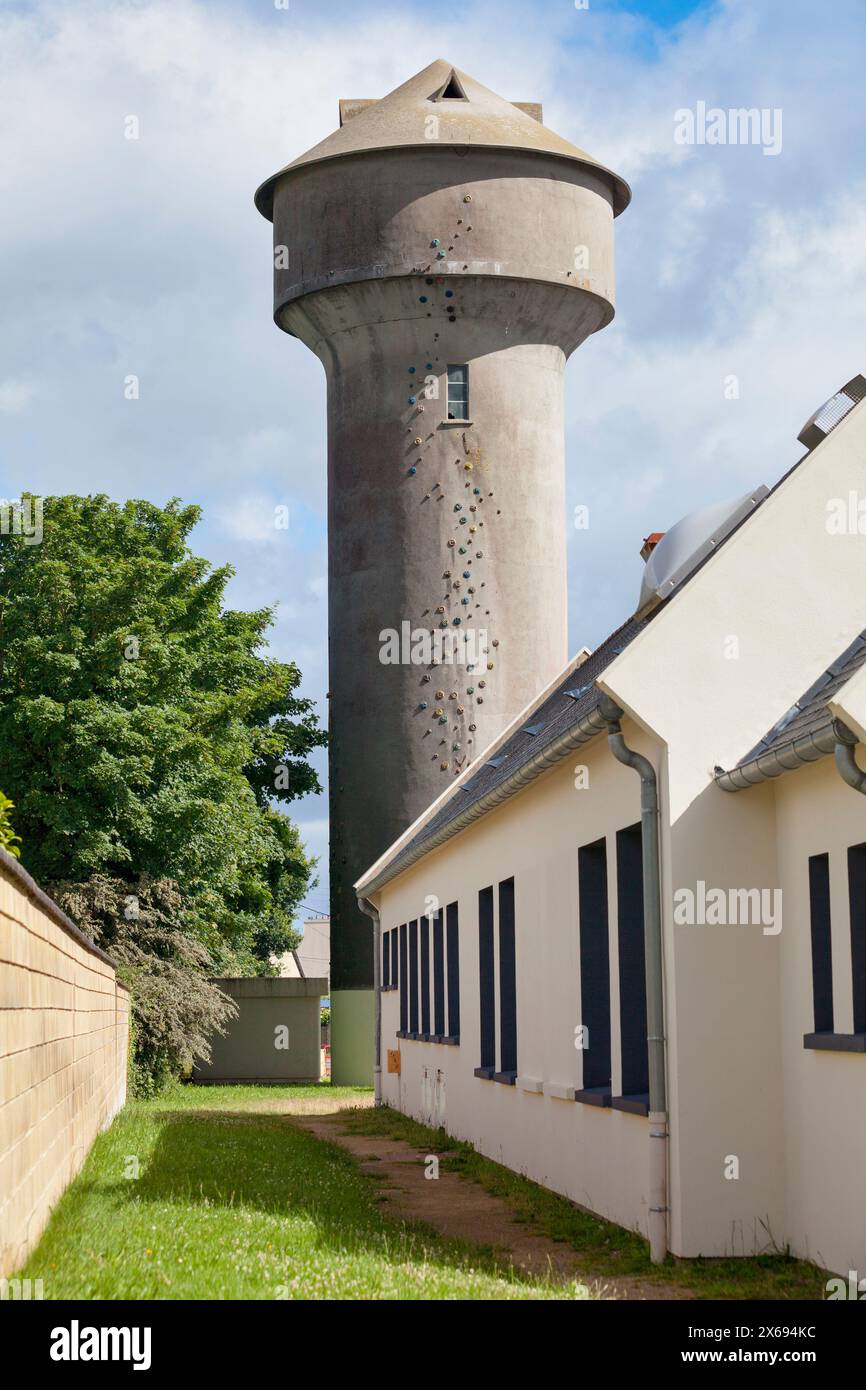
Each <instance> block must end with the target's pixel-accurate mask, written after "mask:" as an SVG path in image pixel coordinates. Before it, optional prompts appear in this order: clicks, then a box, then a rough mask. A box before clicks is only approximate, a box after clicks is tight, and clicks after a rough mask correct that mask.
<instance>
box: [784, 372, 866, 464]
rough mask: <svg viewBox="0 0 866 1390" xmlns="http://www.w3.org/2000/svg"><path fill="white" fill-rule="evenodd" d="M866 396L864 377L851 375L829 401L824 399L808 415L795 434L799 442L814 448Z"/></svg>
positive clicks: (865, 380) (865, 378)
mask: <svg viewBox="0 0 866 1390" xmlns="http://www.w3.org/2000/svg"><path fill="white" fill-rule="evenodd" d="M864 396H866V377H862V376H852V378H851V380H850V381H848V382H846V383H845V385H844V386H842V387H840V389H839V390H838V391H837V392H836V394H835V396H831V397H830V399H829V401H825V402H824V404H823V405H822V406H821V409H820V410H816V411H815V414H814V415H810V416H809V419H808V420H807V421H806V423H805V425H804V426H803V428H802V429H801V431H800V433H799V434H798V435H797V438H798V440H799V441H800V443H801V444H805V446H806V448H807V449H809V450H811V449H814V448H815V447H816V446H817V445H818V444H820V443H821V441H822V440H823V439H826V438H827V435H828V434H829V433H830V431H831V430H834V429H835V428H836V426H837V425H838V423H839V421H840V420H844V419H845V416H846V415H847V414H848V412H849V411H850V410H853V409H854V407H855V405H857V404H858V403H859V402H860V401H862V400H863V397H864Z"/></svg>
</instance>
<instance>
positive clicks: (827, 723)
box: [717, 631, 866, 786]
mask: <svg viewBox="0 0 866 1390" xmlns="http://www.w3.org/2000/svg"><path fill="white" fill-rule="evenodd" d="M864 661H866V631H864V632H862V633H861V634H860V636H859V637H856V638H855V639H854V641H853V642H852V643H851V645H850V647H846V649H845V651H844V652H842V653H841V655H840V656H838V657H837V658H836V660H835V661H834V662H833V663H832V665H831V666H828V668H827V670H826V671H824V672H823V674H822V675H821V676H819V677H818V679H817V680H816V681H814V682H813V683H812V685H810V686H809V689H808V690H806V691H804V693H803V694H802V695H801V696H800V698H799V700H797V701H796V702H795V703H794V704H793V705H792V706H791V708H790V709H789V710H786V712H785V713H784V714H783V715H782V718H781V719H780V720H778V722H777V723H776V724H774V725H773V727H772V729H769V730H768V731H767V733H766V734H765V735H764V737H763V738H762V739H761V740H760V741H759V742H758V743H756V744H755V746H754V748H751V749H750V750H749V752H748V753H746V755H745V757H743V758H741V759H740V761H739V762H738V763H737V764H736V767H735V768H734V769H733V770H732V772H730V773H726V772H724V771H723V770H722V769H719V770H718V771H717V777H719V778H725V779H728V780H730V779H731V778H732V777H736V775H737V774H740V777H739V778H737V784H738V785H740V786H745V785H748V783H749V782H750V781H761V780H763V778H764V777H766V776H774V775H775V776H778V775H779V773H780V772H782V771H784V770H785V768H784V765H780V766H777V767H775V771H772V770H771V769H773V767H774V763H775V759H776V757H777V755H778V754H779V753H780V752H782V751H783V750H788V749H792V748H793V745H795V744H796V745H799V746H800V747H802V748H803V749H807V748H809V747H810V746H811V747H814V754H813V756H812V757H802V756H801V757H800V758H799V759H797V760H795V761H793V762H792V763H791V766H796V761H801V762H802V761H813V760H814V758H815V757H818V756H820V755H821V753H824V752H830V751H831V745H832V743H833V742H834V741H835V740H834V739H833V738H832V737H831V736H830V730H831V726H832V723H833V717H832V715H831V714H830V711H829V709H828V708H827V706H828V703H829V702H830V700H832V699H833V696H834V695H835V694H836V693H837V692H838V691H839V690H841V688H842V686H843V685H844V684H845V682H846V681H848V680H850V678H851V676H853V674H854V672H855V671H857V670H859V668H860V667H861V666H862V665H863V663H864ZM822 736H825V738H824V741H826V743H827V747H826V748H823V747H822V746H821V744H822ZM744 772H745V773H746V774H749V773H752V774H753V775H751V776H750V775H746V776H743V775H742V774H743V773H744Z"/></svg>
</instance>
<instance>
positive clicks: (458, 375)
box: [448, 366, 469, 420]
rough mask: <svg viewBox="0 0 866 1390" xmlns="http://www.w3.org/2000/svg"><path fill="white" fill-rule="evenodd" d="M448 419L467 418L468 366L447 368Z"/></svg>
mask: <svg viewBox="0 0 866 1390" xmlns="http://www.w3.org/2000/svg"><path fill="white" fill-rule="evenodd" d="M448 419H449V420H468V419H469V368H468V367H467V366H462V367H449V368H448Z"/></svg>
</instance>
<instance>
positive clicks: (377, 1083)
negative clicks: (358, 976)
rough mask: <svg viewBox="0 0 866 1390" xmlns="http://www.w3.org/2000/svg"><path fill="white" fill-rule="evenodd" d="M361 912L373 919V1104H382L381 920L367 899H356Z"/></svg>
mask: <svg viewBox="0 0 866 1390" xmlns="http://www.w3.org/2000/svg"><path fill="white" fill-rule="evenodd" d="M358 906H359V908H360V909H361V911H362V912H364V913H366V915H367V916H368V917H372V919H373V1007H374V1015H373V1020H374V1022H373V1104H374V1105H381V1104H382V949H381V943H382V919H381V918H380V916H379V910H378V908H376V907H374V906H373V904H372V903H371V902H370V899H369V898H360V897H359V898H358Z"/></svg>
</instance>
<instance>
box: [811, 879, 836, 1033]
mask: <svg viewBox="0 0 866 1390" xmlns="http://www.w3.org/2000/svg"><path fill="white" fill-rule="evenodd" d="M809 917H810V923H811V934H812V1002H813V1005H814V1011H815V1032H816V1033H832V1031H833V951H832V945H831V940H830V856H829V854H813V855H812V856H811V858H810V860H809Z"/></svg>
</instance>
